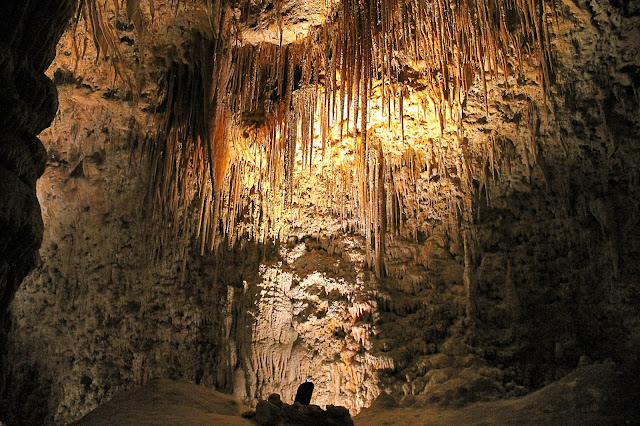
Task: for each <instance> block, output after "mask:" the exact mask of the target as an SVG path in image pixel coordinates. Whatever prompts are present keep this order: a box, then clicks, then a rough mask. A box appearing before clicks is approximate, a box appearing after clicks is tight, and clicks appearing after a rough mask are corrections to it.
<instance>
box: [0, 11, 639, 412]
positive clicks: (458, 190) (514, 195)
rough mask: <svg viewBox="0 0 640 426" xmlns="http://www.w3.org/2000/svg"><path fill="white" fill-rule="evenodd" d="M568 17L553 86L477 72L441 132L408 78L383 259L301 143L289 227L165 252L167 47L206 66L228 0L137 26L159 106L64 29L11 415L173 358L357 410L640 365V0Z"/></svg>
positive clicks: (88, 394) (16, 335) (172, 362)
mask: <svg viewBox="0 0 640 426" xmlns="http://www.w3.org/2000/svg"><path fill="white" fill-rule="evenodd" d="M558 13H559V16H560V19H559V20H558V21H557V23H555V24H554V26H552V27H551V28H552V31H553V32H554V38H553V43H554V47H555V52H556V54H557V70H556V71H557V73H556V83H555V85H554V86H553V87H552V89H551V93H550V98H549V100H548V103H546V102H545V99H544V94H543V93H542V91H541V90H540V83H539V81H538V80H537V79H536V72H535V70H529V72H528V73H527V74H526V78H525V79H524V80H522V81H510V82H509V83H510V85H509V86H506V85H504V84H503V83H500V82H497V83H496V84H494V85H492V86H491V87H490V91H489V100H488V101H489V102H488V110H485V107H484V98H483V93H482V88H481V85H480V84H479V83H478V82H476V84H475V85H474V86H473V87H472V90H471V92H470V94H469V96H468V98H467V106H466V108H467V109H466V111H465V115H464V117H463V123H464V126H463V129H462V130H460V129H458V128H456V126H455V125H454V124H453V123H448V124H447V126H446V127H445V129H444V131H443V133H442V134H440V126H439V123H437V121H436V120H433V119H432V118H431V117H433V116H434V111H433V110H432V106H429V105H427V106H426V107H425V106H424V105H422V104H421V102H420V101H419V97H418V95H419V94H420V93H421V90H423V89H421V88H420V86H419V85H416V86H409V87H407V92H408V97H407V99H406V104H405V116H404V117H403V118H404V123H405V129H404V130H405V134H406V138H405V140H402V138H401V136H400V134H401V130H400V128H399V125H398V124H399V121H400V120H399V117H394V118H393V125H392V128H391V129H388V130H384V128H383V126H377V127H376V126H372V128H373V127H375V129H374V130H373V132H372V133H373V139H372V140H376V141H379V142H380V144H381V146H382V147H383V148H384V150H385V152H386V153H387V155H388V158H389V163H390V164H392V165H394V167H396V168H395V169H393V170H394V173H395V175H396V177H398V179H402V180H403V182H404V185H405V186H404V187H403V191H404V192H403V193H402V194H401V195H402V196H401V197H399V198H398V199H399V200H401V201H399V202H402V203H404V205H405V207H406V208H405V209H404V215H403V216H402V218H401V221H400V223H398V224H395V225H394V226H395V228H394V232H390V233H389V239H388V241H387V247H386V253H385V259H384V260H385V267H386V276H385V277H382V278H377V277H376V275H375V274H374V273H373V272H372V271H370V270H369V269H367V267H366V262H367V259H366V257H367V252H368V249H367V247H366V242H365V241H364V238H363V237H362V236H361V235H359V233H358V231H357V229H358V228H357V226H354V224H353V223H349V220H344V218H343V217H340V215H337V214H335V209H333V208H329V207H328V206H329V204H331V203H334V204H335V200H336V199H337V198H338V197H336V196H334V192H335V190H336V187H335V186H334V185H335V181H330V179H327V177H326V173H325V172H324V171H322V170H314V171H307V170H305V169H304V167H302V166H301V162H302V159H301V158H298V159H297V161H298V167H297V169H296V170H295V173H296V177H297V181H298V182H299V186H298V188H297V189H296V192H295V193H294V200H295V203H294V208H292V209H290V211H288V212H286V213H285V214H284V217H283V221H282V224H281V228H280V229H279V234H280V241H276V242H269V241H267V242H256V241H251V240H249V241H243V242H236V243H233V244H231V245H230V247H228V248H224V249H221V250H219V251H218V252H217V253H215V254H207V255H204V256H200V255H199V251H200V248H199V247H198V246H197V245H196V246H194V245H192V242H188V241H183V240H181V239H180V237H179V236H178V237H176V236H174V237H172V238H173V239H172V240H170V241H165V244H164V245H165V247H174V248H169V249H166V250H163V251H158V250H157V246H156V245H155V243H156V242H157V238H159V237H160V236H164V235H165V234H167V233H165V232H162V230H163V229H166V228H167V227H168V226H170V225H168V224H167V223H165V222H162V221H158V220H157V218H153V217H151V216H149V214H148V211H147V210H146V209H147V207H148V206H146V205H145V203H144V200H145V196H146V194H147V187H146V179H147V176H146V170H145V166H144V162H143V160H141V157H140V149H141V146H143V145H144V144H145V143H147V142H148V141H149V140H150V139H152V138H153V137H154V136H155V132H156V131H157V127H158V125H157V122H156V121H155V119H157V115H154V114H153V110H154V108H155V107H157V106H158V105H160V104H161V98H162V84H163V83H162V78H164V76H166V72H167V66H168V65H169V64H170V62H171V61H169V60H168V59H167V58H172V60H173V61H176V60H177V61H188V57H189V55H188V50H189V41H190V40H191V37H192V34H193V31H194V29H195V30H196V31H200V32H204V30H203V29H202V28H201V27H199V26H198V22H202V21H201V20H202V19H204V18H203V16H204V15H202V14H201V13H200V12H198V11H189V10H185V11H183V12H182V13H180V14H178V15H177V16H175V15H174V14H173V13H172V12H171V11H169V10H163V9H162V8H160V9H159V10H158V11H157V15H156V19H157V21H156V22H157V23H161V24H162V25H158V26H157V27H156V31H157V33H152V34H154V35H157V38H158V40H159V41H158V42H157V44H156V48H155V49H154V50H150V51H149V50H143V49H139V48H138V47H137V44H136V41H137V40H136V38H137V37H142V36H141V35H138V34H137V33H136V32H135V31H134V30H133V26H132V25H130V24H127V23H126V22H124V21H123V22H120V23H119V24H118V25H116V27H117V28H118V31H119V33H118V35H119V36H120V40H121V48H122V49H123V51H124V53H125V55H126V57H127V58H129V59H130V60H131V61H132V63H134V60H137V61H139V62H140V63H141V64H142V73H141V75H142V76H143V77H144V78H143V79H142V80H141V81H139V82H138V84H139V87H141V92H142V97H141V99H139V100H138V103H137V104H133V103H131V98H132V94H131V92H130V90H129V89H128V88H127V87H126V85H125V84H123V83H122V82H118V81H117V82H116V83H114V78H113V74H112V71H111V69H110V68H109V66H108V64H106V63H105V62H104V61H102V60H99V61H98V65H94V64H93V62H91V61H90V64H89V63H87V62H83V63H82V65H81V66H80V67H79V68H78V69H76V68H75V64H74V58H73V54H72V48H71V46H70V44H69V40H63V42H62V43H61V44H60V45H59V47H58V58H57V59H56V62H54V64H53V66H52V67H51V68H50V70H49V75H50V76H52V77H53V78H54V80H55V81H56V82H57V84H58V88H59V90H60V92H61V96H60V98H61V101H60V102H61V109H60V112H59V115H58V117H57V118H56V120H55V121H54V123H53V126H52V129H51V131H46V132H44V133H43V135H42V136H41V138H42V139H43V141H44V142H45V146H46V148H47V153H48V155H47V170H46V173H45V175H44V176H43V178H42V179H41V180H40V181H39V183H38V196H39V199H40V202H41V204H42V212H43V213H42V216H43V218H44V224H45V232H44V243H43V247H42V250H41V256H42V258H43V260H42V264H41V266H40V267H39V268H38V269H37V270H36V271H34V272H33V273H32V274H31V275H30V276H29V277H28V278H27V280H26V281H25V283H24V285H23V286H22V287H21V289H20V290H19V291H18V293H17V295H16V298H15V301H14V302H13V305H12V318H13V319H12V322H13V326H12V331H11V334H10V336H9V340H8V350H9V354H10V359H9V362H8V365H9V378H10V382H9V386H8V391H6V392H5V397H4V398H5V399H4V400H3V403H4V406H5V407H9V408H8V409H7V412H9V415H8V416H11V417H6V418H7V419H9V420H8V421H10V422H16V423H19V422H20V421H24V422H27V421H28V420H29V419H31V420H34V421H38V422H41V421H46V422H53V423H66V422H68V421H71V420H73V419H76V418H78V417H80V416H81V415H83V414H84V413H86V412H88V411H89V410H90V409H92V408H94V407H95V406H97V405H98V404H99V403H101V402H103V401H105V400H107V399H109V398H110V397H111V396H112V395H113V394H114V393H115V392H117V391H118V390H120V389H126V388H128V387H131V386H133V385H137V384H142V383H145V382H146V381H148V380H149V379H151V378H153V377H156V376H162V377H173V378H186V379H187V380H190V381H193V382H197V383H201V384H203V385H206V386H211V387H217V388H219V389H223V390H225V391H228V392H232V393H234V394H235V395H236V396H238V397H239V398H241V399H245V400H246V401H247V402H249V403H251V402H255V400H256V398H260V397H263V398H264V397H266V396H268V394H269V393H271V392H274V391H276V392H279V393H281V394H282V395H283V399H285V400H287V399H289V400H291V399H292V398H293V395H294V393H295V388H296V385H297V383H298V382H300V381H303V380H304V379H306V378H311V379H312V380H313V381H314V382H315V383H316V393H317V396H318V400H317V401H318V402H319V403H321V404H328V403H333V404H341V405H346V406H347V407H349V408H351V409H352V411H353V412H357V411H358V410H359V409H360V408H362V407H363V406H366V405H368V404H369V403H370V402H371V401H372V400H373V399H374V398H375V397H376V396H377V394H378V393H379V392H381V391H383V390H384V391H389V392H392V393H394V394H395V395H397V396H404V402H405V403H407V404H421V403H427V402H439V403H442V404H454V405H455V404H459V403H464V402H469V401H470V400H474V399H489V398H496V397H501V396H512V395H520V394H522V393H524V392H527V391H529V390H532V389H535V388H537V387H539V386H541V385H543V384H546V383H548V382H550V381H551V380H554V379H556V378H558V377H559V376H561V375H563V374H564V373H566V372H568V371H570V370H572V369H573V368H575V367H576V365H577V364H578V362H580V360H582V362H583V363H584V362H590V360H593V361H595V360H600V359H604V358H614V359H615V360H617V361H621V362H623V361H624V362H631V363H633V362H637V354H638V353H640V350H639V341H640V340H639V336H638V331H637V330H639V328H638V319H639V318H640V315H638V314H639V313H638V306H640V305H639V304H638V301H639V300H638V298H639V294H638V288H639V287H638V283H637V271H636V269H637V266H636V264H637V262H636V259H637V257H638V241H637V235H639V234H638V212H637V201H636V200H637V199H638V197H637V191H638V168H637V164H639V163H638V159H639V158H638V156H639V153H638V151H637V148H636V146H637V145H636V144H637V141H638V131H639V130H638V119H639V117H640V115H639V114H638V107H639V105H638V87H639V85H640V81H639V74H638V73H639V70H640V68H639V67H640V58H639V55H638V51H637V47H636V46H638V45H639V44H638V43H636V41H638V40H639V39H640V35H639V34H638V31H639V28H640V25H638V21H639V17H638V13H639V9H638V4H637V2H636V3H633V2H629V3H625V4H614V3H609V2H606V1H585V2H581V1H578V2H563V3H561V4H559V5H558ZM292 19H293V18H292ZM293 21H295V19H294V20H293ZM194 23H195V24H194ZM194 26H195V28H194ZM265 27H268V25H266V24H265ZM145 36H149V35H148V34H147V35H145ZM87 56H88V57H91V58H93V57H95V51H93V50H92V48H91V43H90V42H89V50H88V53H87ZM378 112H380V111H373V113H372V114H371V116H372V119H373V117H374V116H375V114H376V113H378ZM381 117H382V115H381ZM378 124H379V123H378ZM407 146H410V147H411V149H412V150H413V151H410V150H408V149H407ZM344 149H345V150H348V146H345V148H344ZM408 152H413V153H414V154H415V157H414V160H412V162H411V164H414V165H416V167H417V168H418V170H417V172H416V171H415V170H413V169H411V167H407V162H404V163H403V159H406V158H407V157H406V154H407V153H408ZM412 155H413V154H412ZM339 159H340V161H344V160H343V159H342V157H339V156H338V155H337V154H336V157H334V158H332V160H335V161H336V164H337V161H338V160H339ZM41 161H42V160H41ZM33 181H35V177H34V178H33ZM342 190H343V191H345V192H347V191H346V190H345V188H342ZM32 202H33V200H32ZM352 220H353V219H352ZM13 228H14V227H12V228H7V229H13ZM40 229H41V228H40ZM390 229H391V228H390ZM168 234H169V235H170V234H171V232H169V233H168ZM163 238H164V237H163ZM24 241H27V240H24ZM31 244H32V245H33V243H31ZM30 262H31V264H33V262H35V260H33V259H32V260H30ZM24 273H26V270H25V272H23V274H24ZM17 283H18V281H15V282H14V284H13V285H14V286H16V285H17ZM338 354H342V355H338ZM24 401H26V402H24ZM41 401H47V402H46V404H42V403H41Z"/></svg>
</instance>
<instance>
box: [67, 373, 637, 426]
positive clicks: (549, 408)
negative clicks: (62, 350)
mask: <svg viewBox="0 0 640 426" xmlns="http://www.w3.org/2000/svg"><path fill="white" fill-rule="evenodd" d="M470 398H472V395H470ZM400 404H402V406H401V405H400ZM400 404H398V403H397V402H396V401H395V400H393V398H391V397H382V398H379V399H378V400H376V401H375V402H374V404H373V405H372V406H371V407H370V408H367V409H365V410H364V411H362V412H361V413H360V414H359V415H357V416H356V417H354V423H355V424H356V425H426V424H430V425H432V424H436V425H454V424H457V425H461V424H463V425H481V424H501V425H502V424H513V425H515V424H518V425H522V424H536V425H538V424H562V425H567V424H576V425H577V424H588V425H607V424H638V423H639V422H640V416H639V411H638V408H639V405H638V388H637V383H635V382H634V379H633V378H631V377H629V374H626V373H625V372H624V371H623V370H621V369H620V368H619V367H617V366H616V365H614V364H613V363H608V362H604V363H598V364H592V365H589V366H584V367H580V368H578V369H577V370H575V371H574V372H572V373H570V374H569V375H567V376H565V377H563V378H562V379H560V380H558V381H556V382H554V383H551V384H549V385H547V386H546V387H544V388H542V389H540V390H538V391H536V392H533V393H530V394H529V395H526V396H524V397H520V398H513V399H503V400H497V401H485V402H476V403H472V404H470V405H467V406H465V407H461V408H457V407H442V406H436V405H433V404H430V405H424V406H423V405H421V403H420V400H419V398H416V397H412V398H406V397H405V398H403V400H401V401H400ZM247 410H249V408H248V407H246V406H244V405H243V404H241V403H240V402H238V401H237V400H235V399H234V398H233V397H231V396H229V395H226V394H223V393H220V392H216V391H213V390H210V389H207V388H205V387H203V386H198V385H194V384H191V383H188V382H186V381H174V380H168V379H155V380H152V381H151V382H149V383H148V384H146V385H145V386H142V387H139V388H135V389H133V390H129V391H126V392H122V393H120V394H118V395H116V396H115V397H114V398H113V399H112V400H111V401H109V402H107V403H106V404H103V405H102V406H100V407H98V408H97V409H95V410H94V411H92V412H91V413H89V414H88V415H86V416H85V417H84V418H82V419H81V420H80V421H79V422H77V423H76V424H79V425H83V424H91V425H107V424H109V425H113V424H147V425H153V424H157V425H159V424H163V425H201V424H202V425H204V424H208V425H210V424H224V425H241V424H254V423H252V422H249V421H248V420H246V419H244V418H242V417H241V414H242V413H243V412H245V411H247Z"/></svg>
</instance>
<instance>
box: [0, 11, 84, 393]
mask: <svg viewBox="0 0 640 426" xmlns="http://www.w3.org/2000/svg"><path fill="white" fill-rule="evenodd" d="M73 8H74V2H72V1H45V2H38V4H36V3H34V2H9V3H3V5H2V6H0V88H1V89H2V90H1V92H2V93H1V94H0V116H1V117H2V118H0V134H2V136H1V137H0V194H1V196H0V393H2V391H3V389H4V384H5V368H6V364H7V359H6V353H5V351H6V349H7V335H6V332H7V328H8V326H9V322H10V318H9V317H8V314H7V309H8V306H9V304H10V303H11V301H12V299H13V296H14V294H15V292H16V289H17V288H18V286H19V285H20V283H21V281H22V279H23V278H24V277H25V276H26V275H27V273H28V272H29V271H30V270H31V269H32V268H33V267H34V266H35V265H36V262H37V259H38V253H37V251H38V247H39V246H40V242H41V240H42V231H43V227H42V219H41V217H40V209H39V205H38V202H37V199H36V192H35V184H36V180H37V179H38V178H39V177H40V175H42V173H43V172H44V166H45V149H44V147H43V146H42V143H41V142H40V140H39V139H38V138H37V135H38V133H40V132H41V131H42V130H43V129H45V128H46V127H48V126H49V123H50V122H51V120H52V119H53V117H54V115H55V112H56V108H57V94H56V89H55V86H54V84H53V83H52V82H51V80H49V79H48V78H47V77H46V76H45V74H44V72H45V70H46V69H47V67H48V66H49V64H50V63H51V61H52V60H53V58H54V55H55V46H56V43H57V42H58V40H59V38H60V36H61V35H62V32H63V30H64V29H65V27H66V24H67V20H68V19H69V17H70V16H71V13H72V10H73Z"/></svg>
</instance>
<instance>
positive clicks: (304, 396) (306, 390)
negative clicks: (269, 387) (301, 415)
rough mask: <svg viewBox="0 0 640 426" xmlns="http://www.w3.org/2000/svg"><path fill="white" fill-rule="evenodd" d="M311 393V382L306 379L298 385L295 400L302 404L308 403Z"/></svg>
mask: <svg viewBox="0 0 640 426" xmlns="http://www.w3.org/2000/svg"><path fill="white" fill-rule="evenodd" d="M312 395H313V383H311V382H309V381H306V382H304V383H303V384H301V385H300V386H298V392H296V399H295V402H299V403H300V404H303V405H309V403H310V402H311V396H312Z"/></svg>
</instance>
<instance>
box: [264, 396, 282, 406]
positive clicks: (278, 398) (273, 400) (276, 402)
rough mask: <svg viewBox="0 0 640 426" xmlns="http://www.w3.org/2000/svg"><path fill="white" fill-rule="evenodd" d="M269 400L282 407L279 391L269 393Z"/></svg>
mask: <svg viewBox="0 0 640 426" xmlns="http://www.w3.org/2000/svg"><path fill="white" fill-rule="evenodd" d="M267 401H269V402H270V403H272V404H273V405H275V406H276V407H282V400H281V399H280V395H278V394H277V393H272V394H271V395H269V398H267Z"/></svg>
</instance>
